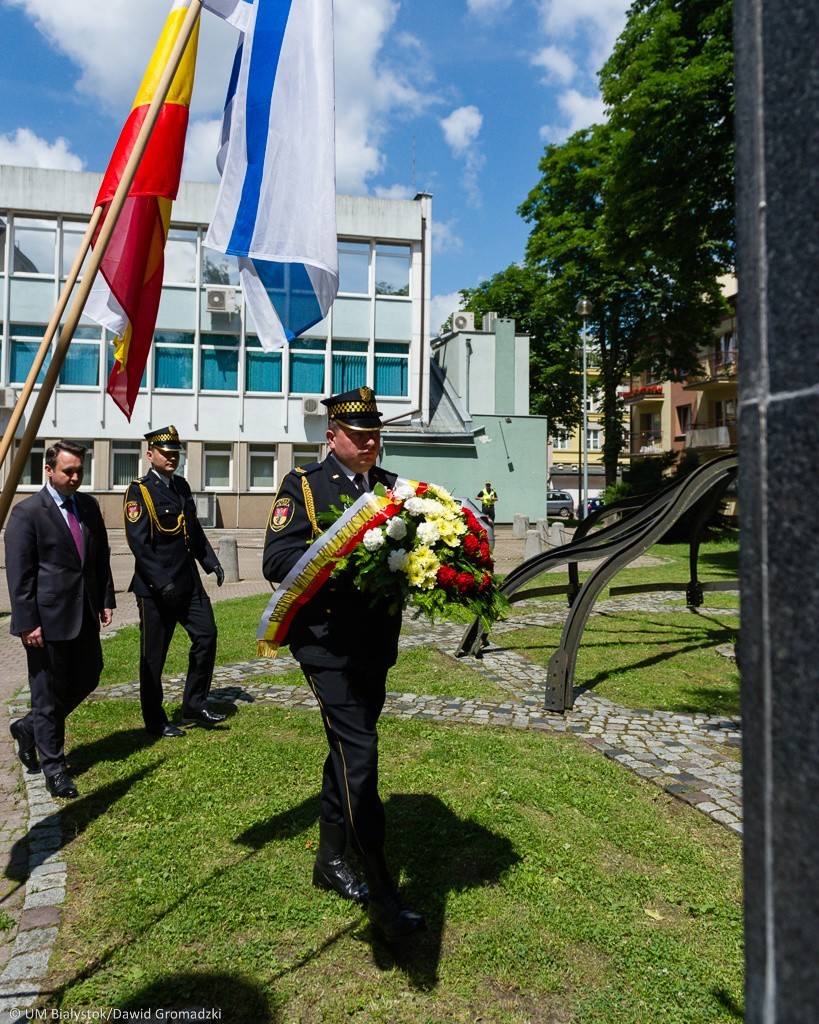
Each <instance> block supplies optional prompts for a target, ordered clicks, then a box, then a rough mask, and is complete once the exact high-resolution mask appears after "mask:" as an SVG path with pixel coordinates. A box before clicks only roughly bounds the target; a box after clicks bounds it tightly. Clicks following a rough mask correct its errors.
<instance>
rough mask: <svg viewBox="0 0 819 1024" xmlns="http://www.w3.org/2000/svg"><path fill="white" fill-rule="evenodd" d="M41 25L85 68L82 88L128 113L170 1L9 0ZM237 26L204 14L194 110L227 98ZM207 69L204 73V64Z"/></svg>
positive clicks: (207, 110)
mask: <svg viewBox="0 0 819 1024" xmlns="http://www.w3.org/2000/svg"><path fill="white" fill-rule="evenodd" d="M5 2H6V3H7V4H8V5H9V6H13V7H18V8H20V10H22V11H23V12H24V13H25V14H26V15H27V16H28V17H29V18H30V19H31V21H32V22H33V23H34V24H35V25H36V27H37V29H38V30H39V31H40V32H41V33H42V35H43V36H44V37H45V38H46V39H47V40H48V41H49V43H50V44H51V45H52V46H53V47H54V49H55V50H57V51H59V52H60V53H63V54H65V55H66V56H67V57H69V58H70V59H71V60H72V61H73V62H74V64H76V66H77V67H78V68H79V70H80V77H79V80H78V81H77V86H76V87H77V90H78V91H79V92H80V93H83V94H84V95H86V96H90V97H93V98H94V99H95V100H97V101H98V102H99V103H100V104H101V105H102V107H103V108H104V109H106V110H107V111H108V112H109V113H110V114H112V115H114V116H117V115H121V116H122V119H123V120H124V119H125V115H126V114H127V112H128V111H129V110H130V107H131V102H132V101H133V98H134V95H135V94H136V91H137V88H138V86H139V83H140V82H141V80H142V76H143V74H144V72H145V68H146V67H147V65H148V61H149V60H150V57H151V53H152V52H153V48H154V46H155V44H156V41H157V39H158V38H159V33H160V31H161V30H162V26H163V25H164V24H165V21H166V19H167V17H168V11H169V10H170V4H169V3H168V0H140V3H138V4H134V3H133V2H132V0H82V3H65V2H63V3H53V0H5ZM236 38H237V36H236V31H235V30H234V29H232V28H231V27H230V26H229V25H227V24H226V23H225V22H223V21H222V20H221V19H219V18H215V17H213V16H212V15H209V14H203V15H202V28H201V36H200V43H199V61H198V70H199V74H198V79H197V82H196V85H195V87H194V101H193V110H194V112H195V113H196V112H201V113H213V112H214V111H216V110H220V109H221V107H222V104H223V102H224V97H225V91H226V89H227V80H228V75H229V73H230V65H231V62H232V59H233V52H234V50H235V48H236ZM203 68H207V73H206V74H203V73H202V69H203Z"/></svg>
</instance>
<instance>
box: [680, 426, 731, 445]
mask: <svg viewBox="0 0 819 1024" xmlns="http://www.w3.org/2000/svg"><path fill="white" fill-rule="evenodd" d="M736 444H737V422H736V420H726V422H724V423H709V424H705V423H695V424H694V425H693V426H692V427H691V428H690V429H689V430H687V431H686V432H685V447H686V448H735V447H736Z"/></svg>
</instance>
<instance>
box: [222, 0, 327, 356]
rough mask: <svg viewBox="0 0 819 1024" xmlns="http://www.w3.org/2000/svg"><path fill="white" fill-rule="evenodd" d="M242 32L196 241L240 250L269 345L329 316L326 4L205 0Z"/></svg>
mask: <svg viewBox="0 0 819 1024" xmlns="http://www.w3.org/2000/svg"><path fill="white" fill-rule="evenodd" d="M203 7H205V8H206V9H208V10H210V11H212V12H213V13H215V14H218V15H219V16H220V17H221V18H224V19H225V20H226V21H229V22H230V23H231V24H232V25H235V26H236V27H237V28H238V29H239V30H240V32H241V35H240V37H239V45H238V48H237V50H236V57H235V60H234V64H233V71H232V74H231V78H230V83H229V85H228V93H227V99H226V101H225V111H224V116H223V119H222V140H221V147H220V150H219V154H218V157H217V165H218V167H219V173H220V174H221V176H222V181H221V186H220V188H219V195H218V197H217V200H216V209H215V211H214V214H213V218H212V219H211V223H210V228H209V230H208V233H207V236H206V238H205V245H208V246H210V247H211V248H213V249H216V250H218V251H219V252H224V253H231V254H232V255H234V256H237V257H238V260H239V271H240V274H241V281H242V288H243V290H244V295H245V302H246V304H247V308H248V311H249V312H250V316H251V318H252V320H253V323H254V325H255V327H256V331H257V333H258V335H259V341H260V342H261V345H262V348H264V349H265V350H266V351H270V350H272V349H274V348H281V347H282V346H283V345H284V344H285V343H286V342H288V341H292V339H293V338H295V337H297V336H298V335H299V334H302V333H303V332H304V331H307V330H309V328H310V327H313V326H314V325H315V324H317V323H319V322H320V321H321V320H323V319H324V317H325V316H326V315H327V313H328V311H329V309H330V306H331V305H332V303H333V299H334V298H335V297H336V293H337V291H338V239H337V233H336V188H335V94H334V79H333V75H334V72H333V5H332V0H203Z"/></svg>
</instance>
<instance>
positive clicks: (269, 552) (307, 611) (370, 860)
mask: <svg viewBox="0 0 819 1024" xmlns="http://www.w3.org/2000/svg"><path fill="white" fill-rule="evenodd" d="M324 405H326V406H327V410H328V416H329V428H328V430H327V435H326V436H327V443H328V445H329V447H330V454H329V455H328V456H327V458H326V459H325V460H324V461H323V462H316V463H312V464H311V465H309V466H305V467H304V468H299V469H296V470H294V471H293V472H292V473H288V474H287V476H286V477H285V478H284V480H283V481H282V484H281V487H280V488H279V492H278V494H277V495H276V499H275V501H274V502H273V507H272V509H271V512H270V517H269V520H268V524H267V531H266V534H265V546H264V563H263V572H264V575H265V578H266V579H268V580H271V581H281V580H283V579H284V578H285V576H286V575H287V573H288V572H289V571H290V570H291V569H292V568H293V566H294V565H295V564H296V562H297V561H298V560H299V558H300V557H301V556H302V555H303V554H304V552H305V551H306V550H307V548H308V547H309V546H310V544H311V543H312V542H313V540H314V539H315V538H316V537H317V536H318V534H319V533H321V528H320V527H319V525H318V522H317V517H318V516H320V515H321V514H322V513H323V512H326V511H327V510H328V509H329V508H330V507H331V506H334V507H336V508H339V509H341V508H342V507H343V505H344V501H343V498H344V497H346V498H348V499H351V500H355V498H357V497H358V496H359V495H360V494H362V493H363V492H364V491H371V490H372V489H373V488H374V487H375V485H376V484H378V483H381V484H384V485H385V486H386V487H390V486H392V485H393V484H394V482H395V480H396V476H395V474H394V473H387V472H386V471H385V470H383V469H381V468H380V467H379V466H376V459H377V458H378V455H379V452H380V449H381V434H380V430H381V414H380V413H379V411H378V409H377V407H376V402H375V395H374V394H373V392H372V391H371V390H370V389H369V388H358V389H356V390H354V391H349V392H346V393H345V394H342V395H336V396H335V397H333V398H329V399H325V400H324ZM400 631H401V612H400V611H398V612H390V611H389V610H388V602H382V603H381V604H379V605H378V606H376V607H373V606H372V605H371V604H370V603H369V601H368V599H367V598H366V597H365V596H364V595H363V594H361V593H360V592H359V591H358V590H357V589H356V588H355V586H354V585H353V583H352V580H351V579H349V578H346V579H345V578H343V577H342V578H336V579H333V578H331V579H329V580H328V581H327V582H326V583H325V584H324V585H323V586H322V587H321V589H320V590H319V591H318V593H317V594H316V595H315V596H314V597H313V598H312V599H310V600H309V601H308V602H307V603H306V604H305V605H304V606H303V607H302V608H301V609H300V610H299V612H298V613H297V614H296V616H295V618H294V619H293V622H292V623H291V625H290V628H289V630H288V635H287V641H286V642H287V643H288V644H289V645H290V651H291V653H292V654H293V657H294V658H296V660H297V661H298V662H299V664H300V665H301V668H302V671H303V672H304V675H305V677H306V678H307V681H308V683H309V684H310V687H311V689H312V691H313V693H314V694H315V696H316V699H317V700H318V702H319V707H320V709H321V714H322V718H323V720H324V728H325V732H326V735H327V741H328V743H329V745H330V753H329V755H328V757H327V760H326V761H325V763H324V775H323V781H322V787H321V819H320V821H319V849H318V854H317V857H316V863H315V866H314V869H313V884H314V885H316V886H318V887H319V888H324V889H332V890H334V891H335V892H337V893H339V895H341V896H342V897H344V898H346V899H350V900H353V901H355V902H356V903H364V902H366V901H367V900H369V916H370V922H371V923H372V925H373V927H374V928H375V930H376V931H377V932H378V933H379V934H380V935H381V936H382V937H383V938H385V939H387V940H388V941H394V940H398V939H403V938H406V937H408V936H410V935H413V934H414V933H416V932H419V931H422V930H423V929H424V928H425V922H424V919H423V917H422V916H421V915H420V914H419V913H417V912H416V911H414V910H411V909H410V908H409V907H408V906H407V905H406V903H404V901H403V899H402V898H401V896H400V894H399V892H398V889H397V887H396V885H395V883H394V881H393V879H392V877H391V875H390V872H389V869H388V867H387V862H386V858H385V856H384V840H385V834H386V829H385V817H384V808H383V806H382V803H381V800H380V798H379V795H378V733H377V731H376V723H377V722H378V718H379V715H380V714H381V710H382V708H383V706H384V700H385V697H386V679H387V671H388V669H389V668H390V666H392V665H394V664H395V661H396V658H397V656H398V634H399V633H400ZM348 841H349V843H350V844H351V845H352V846H353V848H354V849H355V850H356V852H357V853H358V855H359V857H360V859H361V862H362V864H363V867H364V875H365V877H366V880H367V884H366V885H365V884H364V883H362V882H361V881H359V879H357V878H356V876H355V875H354V874H353V872H352V871H351V869H350V867H349V865H348V864H347V862H346V861H345V859H344V853H345V849H346V845H347V842H348Z"/></svg>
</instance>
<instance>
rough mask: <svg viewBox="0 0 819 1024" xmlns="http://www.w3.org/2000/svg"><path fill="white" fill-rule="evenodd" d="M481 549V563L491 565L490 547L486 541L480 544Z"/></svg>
mask: <svg viewBox="0 0 819 1024" xmlns="http://www.w3.org/2000/svg"><path fill="white" fill-rule="evenodd" d="M480 549H481V564H482V565H489V566H491V565H492V548H490V547H489V544H488V542H487V541H482V542H481V545H480Z"/></svg>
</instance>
